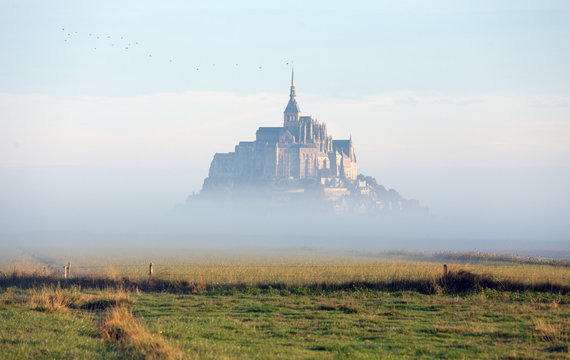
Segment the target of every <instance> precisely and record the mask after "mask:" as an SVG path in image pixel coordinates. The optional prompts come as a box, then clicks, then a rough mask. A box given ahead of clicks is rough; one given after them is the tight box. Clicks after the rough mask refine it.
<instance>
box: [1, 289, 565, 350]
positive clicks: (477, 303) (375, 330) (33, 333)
mask: <svg viewBox="0 0 570 360" xmlns="http://www.w3.org/2000/svg"><path fill="white" fill-rule="evenodd" d="M30 291H31V290H20V289H17V288H9V289H7V290H5V291H4V293H3V295H2V299H3V301H2V302H1V305H0V319H2V320H1V321H0V329H1V330H0V343H1V344H2V352H1V355H0V357H1V358H3V359H48V358H49V359H51V358H63V359H65V358H93V359H97V358H105V359H109V358H120V357H121V354H120V352H118V350H115V349H114V348H113V347H111V346H110V345H109V344H108V343H106V342H104V341H103V340H102V339H100V338H99V337H98V336H97V329H96V326H97V314H96V313H94V312H86V311H84V310H81V309H70V310H69V311H68V312H65V313H47V312H41V311H37V310H33V309H32V308H31V307H30V306H29V305H27V304H26V303H25V301H24V300H21V299H25V298H26V296H28V295H29V292H30ZM105 291H107V290H105ZM252 292H253V293H252ZM98 293H99V292H98V291H93V290H89V294H90V295H97V294H98ZM130 296H131V297H132V298H133V300H134V302H133V304H132V305H131V307H132V310H133V315H134V316H135V318H137V319H138V320H139V321H140V322H141V323H142V324H143V325H144V326H145V327H146V328H147V329H148V330H149V331H150V333H152V334H157V335H158V334H161V335H162V336H163V337H164V338H165V339H167V340H168V341H169V342H171V343H172V344H173V345H174V346H176V347H177V348H180V349H182V351H183V352H184V354H185V357H186V358H370V359H373V358H379V357H381V358H402V357H408V358H416V357H425V358H495V357H499V358H519V359H520V358H528V359H540V358H567V357H568V356H569V354H570V353H569V350H568V344H569V341H570V339H569V334H568V327H569V325H570V296H569V295H559V294H553V293H533V292H527V293H513V292H501V291H494V290H483V291H480V292H477V293H471V294H465V295H462V296H457V295H424V294H420V293H417V292H409V291H395V292H384V291H376V290H373V291H370V290H362V291H334V292H322V293H320V294H315V293H313V294H309V295H299V294H291V293H290V292H287V291H280V290H261V291H260V290H259V289H255V291H250V290H248V289H247V288H241V289H239V290H237V291H235V292H234V293H232V294H226V295H224V294H220V293H218V292H215V293H208V292H205V293H202V294H198V295H196V294H194V295H192V294H169V293H138V294H137V293H132V294H130ZM18 299H20V300H18Z"/></svg>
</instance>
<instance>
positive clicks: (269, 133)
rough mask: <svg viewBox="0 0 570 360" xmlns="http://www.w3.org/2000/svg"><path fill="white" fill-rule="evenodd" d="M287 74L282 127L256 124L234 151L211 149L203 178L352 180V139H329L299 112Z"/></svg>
mask: <svg viewBox="0 0 570 360" xmlns="http://www.w3.org/2000/svg"><path fill="white" fill-rule="evenodd" d="M294 80H295V79H294V72H292V74H291V91H290V94H289V103H288V104H287V107H286V108H285V111H284V112H283V126H280V127H260V128H259V129H258V130H257V132H256V134H255V141H241V142H240V143H239V144H238V145H236V147H235V151H234V152H230V153H217V154H215V155H214V160H213V161H212V164H211V165H210V172H209V179H211V180H210V181H213V182H215V183H219V182H226V183H227V182H230V183H235V182H240V183H242V182H249V183H251V182H255V183H258V182H259V181H277V182H279V181H287V180H301V179H318V180H321V183H322V184H325V182H326V181H330V180H331V179H332V178H342V179H351V180H356V176H357V168H356V156H355V154H354V146H353V144H352V139H348V140H333V139H332V137H331V136H329V135H328V133H327V127H326V125H325V124H323V123H319V122H318V121H317V120H316V119H314V118H312V117H311V116H302V115H301V109H300V108H299V105H298V104H297V99H296V96H295V82H294Z"/></svg>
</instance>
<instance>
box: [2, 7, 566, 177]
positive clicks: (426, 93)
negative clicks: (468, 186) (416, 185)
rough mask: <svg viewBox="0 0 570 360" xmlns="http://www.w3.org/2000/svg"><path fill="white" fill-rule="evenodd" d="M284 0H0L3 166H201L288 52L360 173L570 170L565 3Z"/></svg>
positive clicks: (243, 129)
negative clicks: (348, 144)
mask: <svg viewBox="0 0 570 360" xmlns="http://www.w3.org/2000/svg"><path fill="white" fill-rule="evenodd" d="M275 4H278V5H274V4H273V3H271V2H265V1H257V2H256V1H249V2H239V6H238V4H237V3H236V2H234V1H225V2H213V1H196V2H191V1H167V2H155V1H89V2H88V1H76V0H73V1H43V0H42V1H24V0H0V49H2V56H0V125H1V126H2V130H3V131H2V133H1V134H0V148H1V152H2V157H1V158H0V165H3V166H13V165H16V166H20V165H23V166H28V165H29V166H35V165H80V166H91V165H96V166H118V167H195V168H200V169H204V170H207V168H208V166H209V162H210V161H211V159H212V156H213V154H214V153H215V152H225V151H231V150H232V149H233V147H234V145H235V144H236V143H237V142H238V141H240V140H250V139H252V138H253V137H254V134H255V130H256V128H257V127H258V126H278V125H280V124H281V121H282V111H283V109H284V107H285V104H286V103H287V96H288V85H289V84H288V83H289V77H290V65H287V62H290V60H291V59H294V60H295V69H296V75H297V77H296V83H297V94H298V101H299V103H300V106H301V109H302V110H303V112H304V113H305V114H310V115H313V116H315V117H317V119H319V120H320V121H324V122H326V123H327V124H328V126H329V130H330V133H331V135H332V136H333V137H336V138H348V136H350V135H351V134H352V135H353V139H354V140H355V144H356V146H357V153H358V155H359V160H360V166H362V168H382V167H404V168H417V167H452V168H453V167H489V166H490V167H528V166H570V123H569V119H570V65H569V64H570V41H569V39H570V2H568V1H521V0H516V1H476V2H474V1H423V0H422V1H365V2H350V4H349V3H347V2H346V1H344V2H331V1H320V2H318V1H317V2H311V1H302V2H301V1H289V2H278V3H277V2H275ZM62 29H65V30H62ZM90 34H91V35H90ZM97 37H99V39H97ZM121 38H122V39H121ZM137 43H138V44H137ZM113 44H114V46H113ZM129 44H130V45H129ZM125 47H128V49H125ZM95 48H96V49H95ZM236 64H237V65H236ZM260 67H261V69H260ZM197 69H199V70H197Z"/></svg>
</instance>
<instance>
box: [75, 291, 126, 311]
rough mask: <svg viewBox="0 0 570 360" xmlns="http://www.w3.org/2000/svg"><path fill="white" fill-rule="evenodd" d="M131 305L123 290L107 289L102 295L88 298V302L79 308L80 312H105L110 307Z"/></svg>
mask: <svg viewBox="0 0 570 360" xmlns="http://www.w3.org/2000/svg"><path fill="white" fill-rule="evenodd" d="M133 303H134V300H133V299H132V298H131V296H130V295H129V294H128V293H127V292H125V290H124V289H122V288H118V289H112V288H107V290H106V291H105V292H104V293H102V294H99V295H98V296H93V297H90V298H89V300H87V301H85V302H84V303H83V304H81V306H80V307H79V308H81V309H82V310H91V311H97V310H106V309H107V308H110V307H117V306H125V305H130V304H133Z"/></svg>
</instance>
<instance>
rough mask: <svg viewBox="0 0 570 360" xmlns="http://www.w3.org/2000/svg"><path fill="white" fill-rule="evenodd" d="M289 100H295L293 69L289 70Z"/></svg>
mask: <svg viewBox="0 0 570 360" xmlns="http://www.w3.org/2000/svg"><path fill="white" fill-rule="evenodd" d="M289 97H290V98H291V99H293V100H294V99H295V68H294V67H292V68H291V92H290V94H289Z"/></svg>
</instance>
